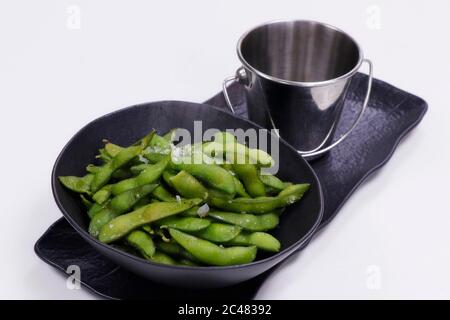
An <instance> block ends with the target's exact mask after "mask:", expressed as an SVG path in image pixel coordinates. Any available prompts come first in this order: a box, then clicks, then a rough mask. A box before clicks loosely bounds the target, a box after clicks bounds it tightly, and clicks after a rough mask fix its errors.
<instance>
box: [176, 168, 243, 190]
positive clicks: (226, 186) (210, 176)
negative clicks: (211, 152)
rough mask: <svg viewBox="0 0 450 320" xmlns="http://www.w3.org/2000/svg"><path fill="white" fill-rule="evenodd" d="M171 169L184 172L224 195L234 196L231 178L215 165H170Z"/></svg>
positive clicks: (234, 188)
mask: <svg viewBox="0 0 450 320" xmlns="http://www.w3.org/2000/svg"><path fill="white" fill-rule="evenodd" d="M171 166H172V168H173V169H176V170H179V171H181V170H184V171H187V172H189V173H190V174H191V175H193V176H194V177H196V178H198V179H200V180H201V181H204V182H205V183H207V184H208V185H209V186H211V187H213V188H216V189H218V190H221V191H223V192H225V193H228V194H231V195H234V194H235V193H236V187H235V185H234V180H233V176H232V175H231V174H230V173H229V172H228V171H227V170H225V169H224V168H222V167H220V166H218V165H215V164H190V163H178V164H175V163H172V164H171Z"/></svg>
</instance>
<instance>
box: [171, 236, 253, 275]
mask: <svg viewBox="0 0 450 320" xmlns="http://www.w3.org/2000/svg"><path fill="white" fill-rule="evenodd" d="M169 232H170V235H171V236H172V238H173V239H174V240H175V241H176V242H177V243H178V244H179V245H181V246H182V247H183V248H184V249H186V250H187V251H188V252H190V253H191V254H192V255H193V256H194V257H195V258H196V259H198V260H199V261H201V262H203V263H206V264H210V265H215V266H230V265H238V264H245V263H250V262H252V261H253V260H255V257H256V251H257V249H256V247H255V246H251V247H229V248H223V247H220V246H218V245H216V244H214V243H212V242H209V241H207V240H203V239H200V238H197V237H195V236H192V235H189V234H187V233H184V232H182V231H179V230H176V229H171V228H170V229H169Z"/></svg>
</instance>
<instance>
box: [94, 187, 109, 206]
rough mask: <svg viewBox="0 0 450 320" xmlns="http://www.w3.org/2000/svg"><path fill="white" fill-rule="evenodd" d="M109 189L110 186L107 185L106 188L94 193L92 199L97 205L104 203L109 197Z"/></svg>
mask: <svg viewBox="0 0 450 320" xmlns="http://www.w3.org/2000/svg"><path fill="white" fill-rule="evenodd" d="M111 188H112V186H111V185H110V184H107V185H106V186H104V187H102V188H101V189H100V190H98V191H97V192H96V193H94V195H93V196H92V199H93V200H94V201H95V202H97V203H98V204H103V203H105V202H106V200H108V199H109V197H110V196H111Z"/></svg>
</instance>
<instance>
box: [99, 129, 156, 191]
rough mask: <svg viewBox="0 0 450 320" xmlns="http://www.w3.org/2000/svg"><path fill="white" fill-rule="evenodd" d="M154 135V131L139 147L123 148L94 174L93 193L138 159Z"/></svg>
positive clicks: (142, 140) (143, 139)
mask: <svg viewBox="0 0 450 320" xmlns="http://www.w3.org/2000/svg"><path fill="white" fill-rule="evenodd" d="M154 133H155V132H154V131H152V132H151V133H149V134H148V135H147V136H145V137H144V138H142V139H141V141H140V144H139V145H138V146H131V147H127V148H122V149H121V150H120V151H119V153H117V154H116V155H115V156H114V157H113V158H112V159H111V161H109V162H107V163H106V164H105V165H104V166H102V167H101V169H100V170H99V171H97V172H96V173H95V174H94V179H93V180H92V183H91V192H93V193H95V192H97V191H98V190H99V189H100V188H101V187H103V186H104V185H105V184H107V183H108V181H109V179H110V178H111V176H112V174H113V172H114V171H116V170H117V169H120V168H121V167H123V166H124V165H126V164H127V163H129V162H130V161H131V160H132V159H133V158H135V157H137V156H138V155H139V154H140V153H141V152H142V151H143V150H144V149H145V148H146V147H147V145H148V143H149V142H150V140H151V139H152V136H153V135H154Z"/></svg>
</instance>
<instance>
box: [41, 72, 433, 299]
mask: <svg viewBox="0 0 450 320" xmlns="http://www.w3.org/2000/svg"><path fill="white" fill-rule="evenodd" d="M366 83H367V76H366V75H363V74H357V75H356V76H355V79H354V81H353V82H352V84H351V86H350V88H349V94H348V97H347V100H346V103H345V106H344V112H343V114H342V117H341V120H340V123H339V126H338V130H337V135H339V134H341V133H343V132H345V130H346V129H347V128H348V127H349V126H350V125H351V123H352V122H353V119H354V115H355V114H356V112H357V111H358V110H359V108H360V106H361V101H362V100H363V98H364V94H365V90H366ZM229 90H230V94H231V99H232V101H233V104H234V106H235V110H236V111H237V114H238V115H239V116H242V117H246V105H245V98H244V92H243V90H242V87H241V86H240V85H237V84H233V85H232V86H231V87H230V88H229ZM205 103H207V104H211V105H215V106H218V107H222V108H226V104H225V101H224V98H223V95H222V93H221V92H220V93H218V94H217V95H215V96H214V97H212V98H211V99H209V100H207V101H206V102H205ZM426 111H427V104H426V102H425V101H424V100H422V99H421V98H419V97H416V96H414V95H412V94H410V93H407V92H405V91H403V90H400V89H397V88H395V87H393V86H391V85H389V84H388V83H385V82H383V81H380V80H376V79H375V80H374V83H373V89H372V95H371V99H370V102H369V105H368V108H367V111H366V113H365V114H364V116H363V118H362V120H361V122H360V124H359V125H358V127H357V128H356V129H355V130H354V132H352V133H351V134H350V135H349V137H348V138H347V139H346V140H345V141H344V142H343V143H341V144H340V145H339V146H338V147H336V148H334V149H333V150H331V151H330V152H329V153H328V154H327V155H326V156H324V157H322V158H319V159H317V160H314V161H312V162H311V164H312V167H313V169H314V170H315V172H316V174H317V175H318V177H319V180H320V181H321V184H322V188H323V194H324V200H325V208H324V216H323V220H322V223H321V228H322V227H323V226H325V225H326V224H327V223H329V222H330V221H331V220H332V218H333V217H334V216H335V215H336V214H337V213H338V210H339V209H340V208H341V206H342V205H343V204H344V203H345V201H346V200H347V198H348V197H349V196H350V195H351V194H352V193H353V192H354V191H355V190H356V188H357V187H358V186H359V185H360V184H361V183H362V182H363V181H364V180H365V179H366V178H367V177H368V176H369V175H370V174H371V173H372V172H374V171H375V170H376V169H378V168H380V167H381V166H382V165H383V164H384V163H386V162H387V161H388V160H389V159H390V157H391V155H392V153H393V152H394V151H395V148H396V146H397V145H398V143H399V142H400V140H401V139H402V138H403V137H404V136H405V135H406V133H408V132H409V131H410V130H411V129H412V128H414V127H415V126H416V125H417V124H418V123H419V122H420V120H421V119H422V117H423V116H424V114H425V113H426ZM35 252H36V254H37V255H38V256H39V257H40V258H41V259H42V260H43V261H45V262H46V263H48V264H50V265H52V266H54V267H55V268H57V269H59V270H61V271H63V272H64V271H65V270H66V269H67V267H68V266H69V265H78V266H80V268H81V282H82V283H83V285H84V286H86V287H87V288H89V289H90V290H92V291H93V292H95V293H97V294H99V295H101V296H103V297H106V298H112V299H185V300H195V299H222V300H223V299H227V298H228V299H229V298H230V297H231V298H233V299H252V298H253V297H254V296H255V295H256V293H257V291H258V289H259V287H260V286H261V284H262V283H263V282H264V280H265V279H266V278H267V276H268V275H269V274H270V273H271V272H273V271H274V270H276V268H274V269H272V270H269V271H268V272H266V273H264V274H262V275H260V276H258V277H256V278H254V279H252V280H249V281H247V282H244V283H242V284H239V285H236V286H233V287H228V288H222V289H215V290H203V291H198V290H196V291H194V290H186V289H177V288H170V287H167V286H162V285H159V284H155V283H153V282H150V281H148V280H145V279H142V278H140V277H138V276H136V275H134V274H132V273H130V272H128V271H126V270H124V269H121V268H119V267H117V266H116V265H115V264H113V263H112V262H110V261H109V260H107V259H106V258H104V257H103V256H101V255H100V254H98V253H97V252H96V251H95V250H94V249H93V248H92V247H91V246H90V245H88V244H87V243H86V242H85V241H84V240H83V239H82V238H81V237H80V236H79V235H78V234H77V233H76V231H75V230H73V229H72V227H71V226H70V225H69V224H68V223H67V222H66V221H65V219H64V218H61V219H59V220H58V221H57V222H55V223H54V224H53V225H52V226H50V227H49V229H48V230H47V231H46V232H45V233H44V235H42V237H41V238H40V239H39V240H38V241H37V242H36V245H35Z"/></svg>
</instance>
